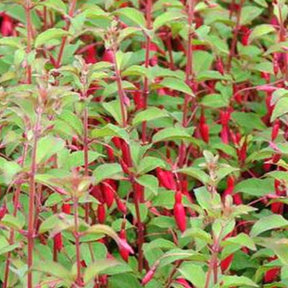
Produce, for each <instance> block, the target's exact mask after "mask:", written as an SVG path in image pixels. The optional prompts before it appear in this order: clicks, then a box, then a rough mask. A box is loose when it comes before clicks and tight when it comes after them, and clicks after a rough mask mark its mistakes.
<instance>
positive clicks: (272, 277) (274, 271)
mask: <svg viewBox="0 0 288 288" xmlns="http://www.w3.org/2000/svg"><path fill="white" fill-rule="evenodd" d="M276 259H277V257H276V256H274V257H270V258H269V259H268V261H269V262H271V261H273V260H276ZM279 274H280V267H273V268H271V269H269V270H268V271H266V273H265V275H264V282H265V283H271V282H274V281H276V280H277V277H278V275H279Z"/></svg>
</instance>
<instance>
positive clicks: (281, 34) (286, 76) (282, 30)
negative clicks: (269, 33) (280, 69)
mask: <svg viewBox="0 0 288 288" xmlns="http://www.w3.org/2000/svg"><path fill="white" fill-rule="evenodd" d="M277 5H278V13H279V22H280V23H279V24H280V31H279V41H280V42H285V41H286V29H285V24H284V21H283V17H282V11H281V8H280V3H279V1H278V3H277ZM287 57H288V56H287V53H285V54H284V69H285V73H284V80H285V81H287V80H288V59H287Z"/></svg>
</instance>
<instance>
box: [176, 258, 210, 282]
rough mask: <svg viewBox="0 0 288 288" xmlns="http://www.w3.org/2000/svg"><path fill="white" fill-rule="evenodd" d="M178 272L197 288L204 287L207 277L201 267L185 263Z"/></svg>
mask: <svg viewBox="0 0 288 288" xmlns="http://www.w3.org/2000/svg"><path fill="white" fill-rule="evenodd" d="M178 271H179V272H180V274H181V275H182V276H183V277H184V278H185V279H186V280H188V281H190V282H191V283H192V284H193V285H194V286H195V287H197V288H200V287H201V288H202V287H204V284H205V280H206V277H205V273H204V271H203V269H202V267H201V266H200V265H196V264H193V263H189V262H188V263H185V262H184V263H183V264H182V265H181V266H180V268H178Z"/></svg>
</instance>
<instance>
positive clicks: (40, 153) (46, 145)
mask: <svg viewBox="0 0 288 288" xmlns="http://www.w3.org/2000/svg"><path fill="white" fill-rule="evenodd" d="M64 147H65V142H64V140H63V139H61V138H56V137H52V136H50V135H49V136H45V137H43V138H41V139H40V140H39V141H38V145H37V153H36V163H37V164H39V163H40V162H44V161H46V160H48V159H49V158H50V157H51V156H53V155H54V154H56V153H57V152H60V151H61V150H62V149H64Z"/></svg>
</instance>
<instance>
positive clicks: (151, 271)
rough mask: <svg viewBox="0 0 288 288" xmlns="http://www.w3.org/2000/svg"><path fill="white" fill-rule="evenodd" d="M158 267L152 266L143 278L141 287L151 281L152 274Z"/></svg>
mask: <svg viewBox="0 0 288 288" xmlns="http://www.w3.org/2000/svg"><path fill="white" fill-rule="evenodd" d="M157 266H158V265H154V266H153V267H152V268H151V269H150V270H149V271H148V272H147V273H146V275H145V276H144V278H143V279H142V283H141V284H142V285H143V286H144V285H146V284H147V283H148V282H150V281H151V280H152V278H153V277H154V274H155V272H156V269H157Z"/></svg>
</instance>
